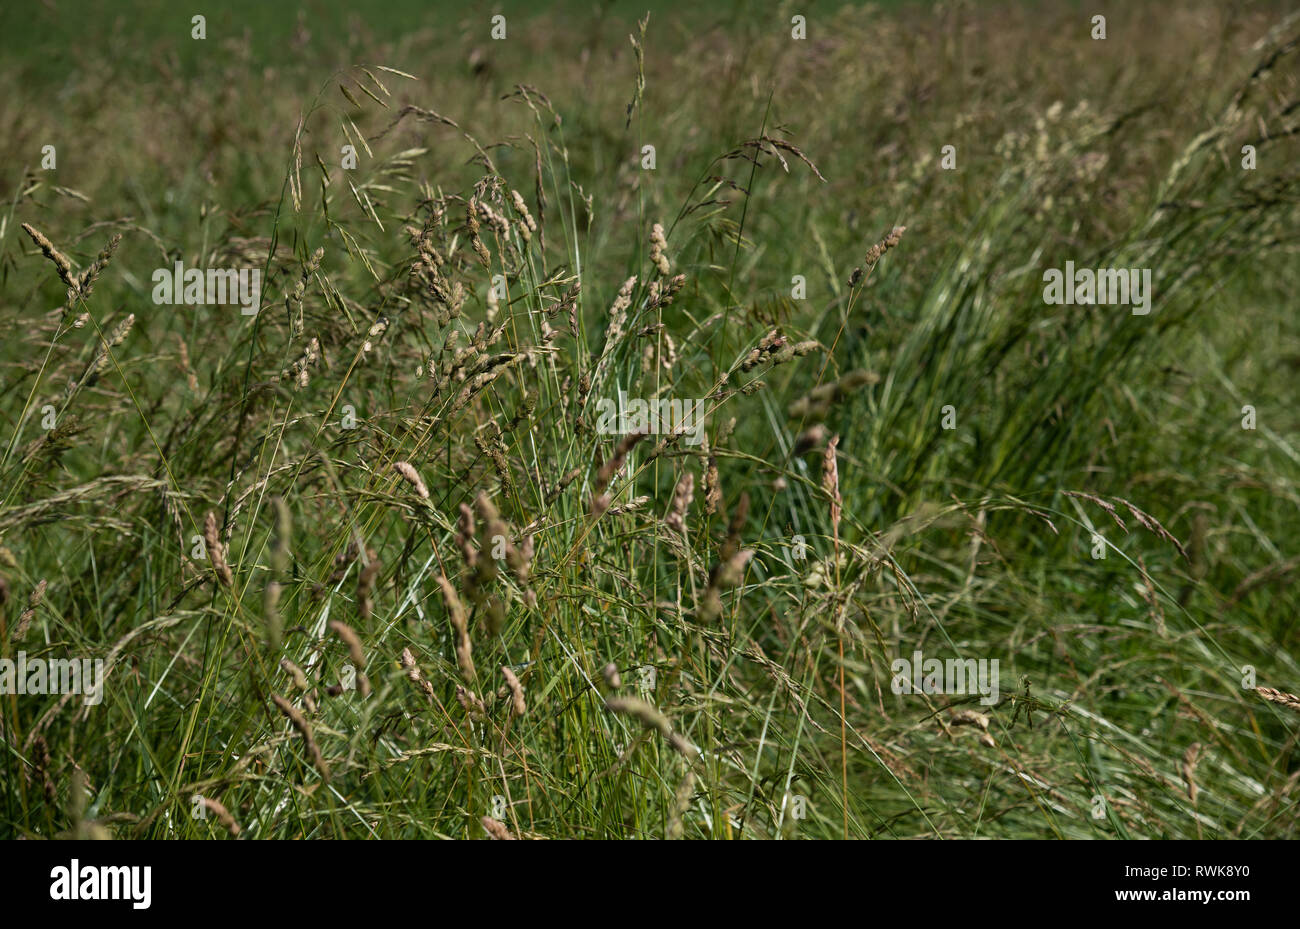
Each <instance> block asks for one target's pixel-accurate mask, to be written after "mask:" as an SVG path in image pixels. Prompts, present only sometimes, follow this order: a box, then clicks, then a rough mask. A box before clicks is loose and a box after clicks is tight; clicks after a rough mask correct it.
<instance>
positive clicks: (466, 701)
mask: <svg viewBox="0 0 1300 929" xmlns="http://www.w3.org/2000/svg"><path fill="white" fill-rule="evenodd" d="M456 702H457V703H459V704H460V705H461V707H462V708H463V709H464V710H465V713H466V714H467V715H468V716H470V717H471V718H472V717H478V718H479V719H482V718H483V717H484V716H486V715H487V707H486V706H485V705H484V704H483V701H482V700H481V699H479V697H478V695H477V694H475V693H474V691H472V690H470V689H469V688H468V687H465V686H463V685H461V684H457V685H456Z"/></svg>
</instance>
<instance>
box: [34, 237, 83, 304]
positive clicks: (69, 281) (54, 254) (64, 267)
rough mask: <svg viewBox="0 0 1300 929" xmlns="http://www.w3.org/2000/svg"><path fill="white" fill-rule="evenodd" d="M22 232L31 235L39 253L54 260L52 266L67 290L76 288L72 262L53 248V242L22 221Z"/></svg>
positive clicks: (76, 282)
mask: <svg viewBox="0 0 1300 929" xmlns="http://www.w3.org/2000/svg"><path fill="white" fill-rule="evenodd" d="M23 232H25V233H27V234H28V235H29V236H31V239H32V241H33V242H35V243H36V247H37V248H39V249H40V250H41V253H42V254H43V255H45V257H46V258H48V259H50V261H52V262H54V267H55V269H56V270H57V271H58V272H59V280H61V281H63V283H64V284H66V285H67V286H68V290H69V291H75V290H77V284H78V281H77V275H76V274H74V273H73V270H72V262H71V261H69V260H68V256H67V255H65V254H63V252H61V251H59V250H58V249H57V248H55V247H54V243H53V242H51V241H50V240H49V239H47V238H46V237H45V236H44V235H43V234H42V233H41V232H40V231H39V230H37V229H36V228H35V227H34V226H30V225H28V224H27V223H23Z"/></svg>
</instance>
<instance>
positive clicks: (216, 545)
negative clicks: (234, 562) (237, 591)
mask: <svg viewBox="0 0 1300 929" xmlns="http://www.w3.org/2000/svg"><path fill="white" fill-rule="evenodd" d="M203 542H204V544H205V546H206V547H207V550H208V561H209V562H211V564H212V570H213V573H215V574H216V576H217V580H218V581H220V582H221V586H223V587H230V586H231V585H232V584H233V583H234V582H235V576H234V574H233V573H232V572H231V570H230V565H228V564H227V563H226V546H225V545H223V544H222V542H221V535H220V532H219V531H218V529H217V514H216V513H214V512H212V511H211V510H208V512H207V515H206V516H204V517H203Z"/></svg>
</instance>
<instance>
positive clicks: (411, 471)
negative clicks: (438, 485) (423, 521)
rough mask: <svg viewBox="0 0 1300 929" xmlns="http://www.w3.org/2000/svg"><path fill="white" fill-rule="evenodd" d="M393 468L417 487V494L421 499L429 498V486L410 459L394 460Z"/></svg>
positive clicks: (407, 481)
mask: <svg viewBox="0 0 1300 929" xmlns="http://www.w3.org/2000/svg"><path fill="white" fill-rule="evenodd" d="M393 468H394V469H395V470H396V471H397V473H398V474H400V475H401V476H402V478H403V479H404V480H405V481H406V483H408V484H410V485H411V486H412V487H414V488H415V493H416V496H418V497H419V498H420V499H421V500H428V499H429V488H428V487H425V486H424V479H423V478H422V477H420V473H419V472H418V471H416V470H415V468H414V467H412V466H411V463H410V462H409V461H398V462H394V464H393Z"/></svg>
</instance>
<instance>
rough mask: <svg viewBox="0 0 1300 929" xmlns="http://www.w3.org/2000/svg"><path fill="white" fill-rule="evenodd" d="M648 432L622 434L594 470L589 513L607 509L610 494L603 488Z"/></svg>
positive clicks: (597, 512) (597, 513)
mask: <svg viewBox="0 0 1300 929" xmlns="http://www.w3.org/2000/svg"><path fill="white" fill-rule="evenodd" d="M649 434H650V430H649V429H637V430H635V431H634V432H629V433H628V434H627V435H625V436H623V438H621V439H620V440H619V442H618V445H616V446H615V447H614V453H613V454H612V455H610V456H609V457H608V458H606V459H605V461H604V463H602V464H601V466H600V469H599V470H598V471H597V472H596V479H595V481H594V482H593V484H592V492H591V515H592V516H600V515H601V514H602V513H604V512H605V510H607V509H609V504H610V496H609V495H608V494H607V493H605V488H607V487H608V486H609V482H610V481H611V480H613V478H614V475H615V474H617V473H618V472H619V470H620V469H621V468H622V467H623V465H624V464H625V463H626V462H627V456H628V455H629V454H630V453H631V451H632V449H634V448H636V445H637V443H638V442H640V441H641V440H642V439H644V438H645V437H646V436H647V435H649Z"/></svg>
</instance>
